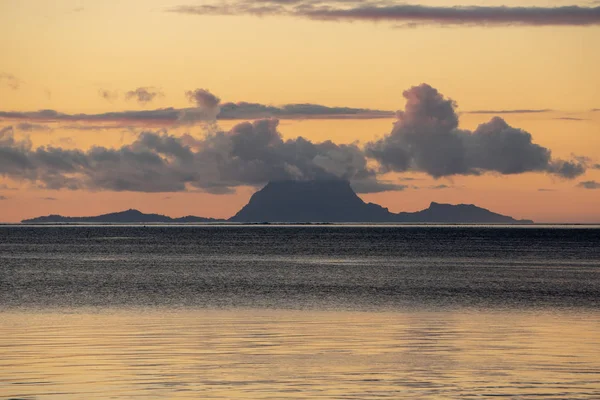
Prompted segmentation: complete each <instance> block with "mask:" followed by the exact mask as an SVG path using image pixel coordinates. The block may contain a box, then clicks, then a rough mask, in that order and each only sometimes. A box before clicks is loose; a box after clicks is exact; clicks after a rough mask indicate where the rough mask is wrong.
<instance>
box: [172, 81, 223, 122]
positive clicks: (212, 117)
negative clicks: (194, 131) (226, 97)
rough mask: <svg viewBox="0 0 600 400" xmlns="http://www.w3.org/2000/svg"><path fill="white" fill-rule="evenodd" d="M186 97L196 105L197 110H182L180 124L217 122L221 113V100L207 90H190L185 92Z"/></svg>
mask: <svg viewBox="0 0 600 400" xmlns="http://www.w3.org/2000/svg"><path fill="white" fill-rule="evenodd" d="M185 96H186V97H187V99H188V100H189V101H190V102H191V103H194V104H195V105H196V108H192V109H186V110H182V111H181V112H180V114H179V119H178V121H179V122H180V123H185V124H190V123H195V122H197V121H216V119H217V117H218V115H219V113H220V111H221V107H220V103H221V99H220V98H218V97H217V96H215V95H214V94H212V93H211V92H210V91H208V90H206V89H195V90H188V91H186V92H185Z"/></svg>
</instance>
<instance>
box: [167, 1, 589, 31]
mask: <svg viewBox="0 0 600 400" xmlns="http://www.w3.org/2000/svg"><path fill="white" fill-rule="evenodd" d="M167 11H169V12H173V13H181V14H193V15H254V16H272V15H284V16H293V17H301V18H308V19H313V20H333V21H361V20H363V21H387V22H395V23H410V24H417V25H418V24H433V25H487V26H511V25H528V26H560V25H564V26H591V25H600V7H581V6H577V5H571V6H562V7H510V6H453V7H443V6H437V7H436V6H426V5H411V4H401V3H399V2H393V1H380V0H377V1H376V0H373V1H352V0H337V1H336V0H333V1H315V0H262V1H254V2H250V1H245V0H239V1H232V2H215V3H211V4H203V5H181V6H177V7H173V8H170V9H168V10H167Z"/></svg>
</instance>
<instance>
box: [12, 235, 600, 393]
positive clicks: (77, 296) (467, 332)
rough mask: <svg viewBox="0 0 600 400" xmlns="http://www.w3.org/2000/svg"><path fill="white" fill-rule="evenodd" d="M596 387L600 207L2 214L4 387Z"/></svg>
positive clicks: (599, 367) (599, 380)
mask: <svg viewBox="0 0 600 400" xmlns="http://www.w3.org/2000/svg"><path fill="white" fill-rule="evenodd" d="M487 397H512V398H531V399H548V398H557V399H558V398H560V399H563V398H569V399H599V398H600V227H598V226H537V225H531V226H521V227H517V226H426V225H422V226H382V225H371V226H368V225H302V226H289V225H288V226H277V225H245V226H233V225H204V226H187V225H186V226H182V225H173V226H165V225H155V226H139V225H137V226H27V225H23V226H0V399H82V398H85V399H106V398H116V399H134V398H135V399H138V398H139V399H166V398H168V399H179V398H188V399H198V398H202V399H217V398H219V399H229V398H242V399H282V398H295V399H317V398H318V399H371V398H373V399H375V398H377V399H380V398H390V399H398V398H406V399H449V398H487Z"/></svg>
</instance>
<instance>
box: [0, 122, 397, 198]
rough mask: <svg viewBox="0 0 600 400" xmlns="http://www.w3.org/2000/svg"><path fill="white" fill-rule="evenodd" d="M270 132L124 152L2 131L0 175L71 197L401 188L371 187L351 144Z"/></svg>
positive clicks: (143, 145) (248, 128)
mask: <svg viewBox="0 0 600 400" xmlns="http://www.w3.org/2000/svg"><path fill="white" fill-rule="evenodd" d="M277 125H278V121H277V120H274V119H264V120H258V121H255V122H253V123H249V122H246V123H241V124H238V125H236V126H234V127H233V128H232V129H231V131H229V132H217V133H213V134H208V135H207V136H205V137H204V138H202V139H195V138H193V137H191V136H189V135H184V136H183V137H175V136H171V135H168V134H166V133H156V132H144V133H142V134H141V135H140V137H139V138H138V139H137V140H136V141H134V142H133V143H132V144H130V145H126V146H122V147H120V148H117V149H110V148H104V147H93V148H91V149H90V150H88V151H82V150H68V149H63V148H60V147H52V146H49V147H39V148H36V149H34V148H32V146H31V143H29V142H26V141H17V140H15V138H14V135H13V131H12V128H11V127H8V128H5V129H3V130H1V131H0V175H1V176H5V177H8V178H11V179H15V180H21V181H28V182H31V183H33V184H36V185H38V186H40V187H42V188H47V189H71V190H77V189H86V190H111V191H139V192H177V191H185V190H189V189H199V190H202V191H206V192H211V193H229V192H231V191H232V190H233V188H235V187H237V186H241V185H254V186H257V185H262V184H264V183H266V182H268V181H271V180H290V179H292V180H313V179H316V180H319V179H347V180H350V181H351V182H353V183H356V185H357V186H358V187H359V188H361V191H363V192H365V191H371V192H373V191H382V190H392V189H394V190H397V189H399V188H401V186H399V185H393V184H389V183H385V182H383V183H380V182H378V181H377V177H376V172H375V171H374V170H372V169H370V168H369V167H368V166H367V160H366V157H365V155H364V153H363V151H362V150H361V149H360V148H358V147H357V146H356V145H354V144H349V145H345V144H341V145H338V144H335V143H333V142H331V141H325V142H320V143H313V142H311V141H309V140H307V139H304V138H301V137H299V138H296V139H289V140H284V139H283V138H282V136H281V134H280V133H279V132H278V131H277ZM367 188H368V189H367Z"/></svg>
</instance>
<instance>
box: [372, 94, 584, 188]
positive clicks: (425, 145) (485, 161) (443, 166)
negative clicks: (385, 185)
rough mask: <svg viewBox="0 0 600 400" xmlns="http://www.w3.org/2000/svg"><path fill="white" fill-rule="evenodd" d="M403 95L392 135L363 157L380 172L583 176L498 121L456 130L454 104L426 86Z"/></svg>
mask: <svg viewBox="0 0 600 400" xmlns="http://www.w3.org/2000/svg"><path fill="white" fill-rule="evenodd" d="M403 95H404V97H405V99H406V107H405V110H404V111H398V121H397V122H396V123H395V124H394V128H393V129H392V132H391V133H390V134H389V135H387V136H385V137H383V138H382V139H380V140H377V141H375V142H370V143H368V144H367V146H366V152H367V156H369V157H371V158H374V159H375V160H377V161H378V162H379V163H380V164H381V165H382V168H383V169H384V171H395V172H403V171H420V172H425V173H427V174H429V175H431V176H433V177H434V178H439V177H443V176H451V175H480V174H483V173H485V172H495V173H499V174H505V175H509V174H520V173H524V172H547V173H551V174H555V175H558V176H560V177H563V178H574V177H576V176H579V175H581V174H583V172H585V168H586V162H585V160H584V159H581V158H580V159H574V160H571V161H565V160H558V159H553V158H552V157H551V152H550V150H549V149H547V148H545V147H542V146H540V145H538V144H535V143H533V142H532V137H531V134H529V133H528V132H525V131H524V130H521V129H518V128H514V127H512V126H510V125H508V124H507V123H506V121H504V120H503V119H502V118H500V117H494V118H492V119H491V120H490V121H489V122H487V123H484V124H481V125H479V126H478V127H477V129H475V130H474V131H472V132H471V131H468V130H465V129H459V128H458V122H459V119H458V114H457V113H456V103H455V102H454V101H453V100H451V99H448V98H445V97H444V96H443V95H442V94H441V93H439V92H438V91H437V90H436V89H435V88H433V87H431V86H429V85H427V84H422V85H420V86H414V87H412V88H410V89H409V90H406V91H405V92H404V93H403Z"/></svg>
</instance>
